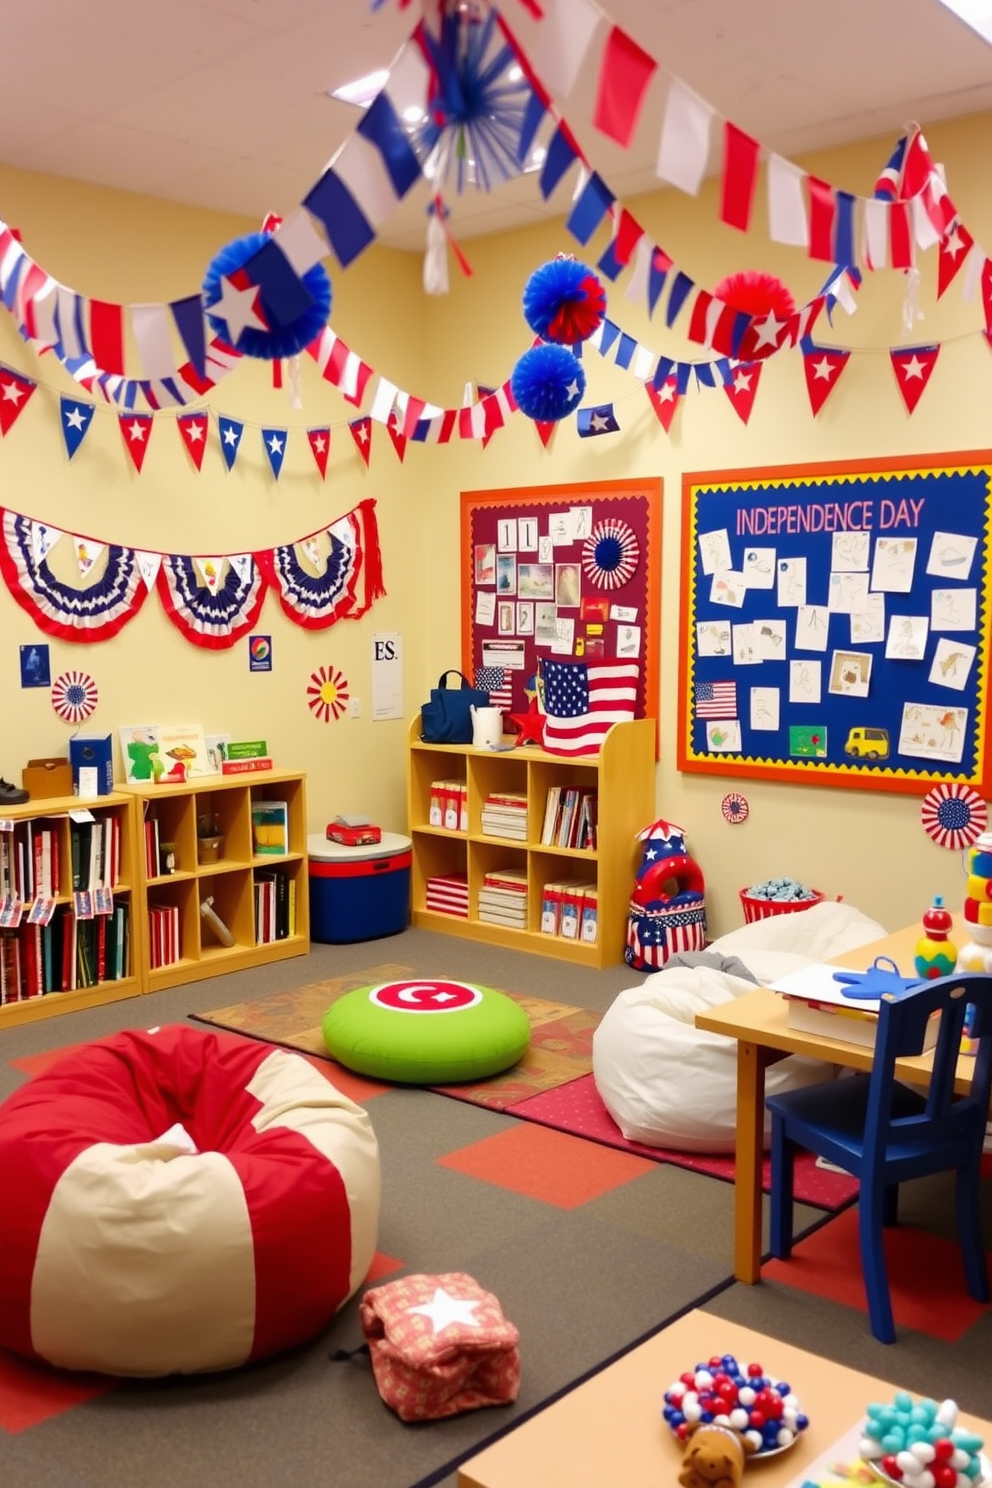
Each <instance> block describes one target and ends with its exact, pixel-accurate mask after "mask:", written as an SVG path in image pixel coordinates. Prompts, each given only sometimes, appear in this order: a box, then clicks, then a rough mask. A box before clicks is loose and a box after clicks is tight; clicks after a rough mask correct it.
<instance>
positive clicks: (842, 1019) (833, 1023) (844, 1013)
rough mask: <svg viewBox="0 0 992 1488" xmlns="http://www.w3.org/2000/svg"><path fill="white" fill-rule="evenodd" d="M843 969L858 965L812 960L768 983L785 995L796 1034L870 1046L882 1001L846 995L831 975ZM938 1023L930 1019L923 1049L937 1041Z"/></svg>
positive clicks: (773, 989)
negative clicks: (812, 1034)
mask: <svg viewBox="0 0 992 1488" xmlns="http://www.w3.org/2000/svg"><path fill="white" fill-rule="evenodd" d="M845 970H851V971H853V970H857V968H855V967H842V966H831V965H829V964H828V963H826V962H814V963H813V964H812V965H811V966H806V967H803V968H802V969H801V970H799V971H792V972H789V973H788V975H787V976H783V977H780V978H779V980H778V981H776V982H770V983H769V986H770V988H771V990H772V991H773V992H779V993H781V995H782V996H783V997H784V998H785V1000H786V1020H787V1022H788V1025H789V1027H790V1028H794V1029H796V1030H797V1032H799V1033H817V1034H820V1035H821V1036H822V1037H823V1038H830V1039H837V1040H838V1041H839V1042H840V1043H842V1044H860V1045H861V1046H862V1047H864V1048H867V1049H873V1048H874V1047H875V1038H876V1035H877V1033H878V1010H879V1007H880V1005H881V1004H880V1003H879V1000H878V999H877V998H866V997H858V998H852V997H849V996H847V995H845V991H844V984H843V983H842V982H838V981H837V980H836V978H835V976H834V973H835V972H838V971H845ZM939 1024H940V1020H939V1018H937V1017H934V1018H931V1019H930V1022H929V1023H928V1025H927V1031H926V1037H925V1039H924V1043H923V1047H924V1050H926V1049H932V1048H933V1046H934V1044H935V1043H936V1041H937V1031H938V1028H939Z"/></svg>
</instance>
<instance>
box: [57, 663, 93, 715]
mask: <svg viewBox="0 0 992 1488" xmlns="http://www.w3.org/2000/svg"><path fill="white" fill-rule="evenodd" d="M99 697H100V694H99V693H98V692H97V686H96V683H95V682H94V681H93V678H92V677H91V676H90V675H89V673H88V672H63V673H62V675H61V677H56V679H55V681H54V682H53V683H52V707H53V708H54V709H55V711H56V713H57V714H58V716H59V718H61V719H62V721H63V723H82V722H83V721H84V719H87V718H89V716H90V714H91V713H92V712H93V710H94V709H95V708H96V705H97V702H98V701H99Z"/></svg>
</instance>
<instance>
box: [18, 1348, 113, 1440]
mask: <svg viewBox="0 0 992 1488" xmlns="http://www.w3.org/2000/svg"><path fill="white" fill-rule="evenodd" d="M116 1384H117V1381H116V1380H113V1379H110V1378H108V1377H106V1376H104V1375H99V1374H69V1373H65V1372H63V1371H62V1370H59V1369H48V1368H46V1366H45V1365H43V1364H32V1363H30V1362H29V1361H28V1360H27V1359H19V1358H18V1357H17V1356H16V1355H15V1354H8V1353H6V1352H4V1351H3V1350H2V1349H0V1430H3V1431H9V1432H10V1433H11V1434H13V1433H15V1432H18V1431H27V1430H28V1428H29V1427H31V1426H40V1425H41V1423H42V1422H43V1421H50V1420H51V1419H52V1417H53V1416H61V1415H62V1414H63V1412H64V1411H67V1410H72V1408H73V1407H74V1406H77V1405H82V1404H83V1402H84V1401H85V1400H93V1399H95V1398H96V1397H97V1396H98V1395H106V1394H107V1392H108V1391H110V1390H113V1389H114V1388H115V1387H116Z"/></svg>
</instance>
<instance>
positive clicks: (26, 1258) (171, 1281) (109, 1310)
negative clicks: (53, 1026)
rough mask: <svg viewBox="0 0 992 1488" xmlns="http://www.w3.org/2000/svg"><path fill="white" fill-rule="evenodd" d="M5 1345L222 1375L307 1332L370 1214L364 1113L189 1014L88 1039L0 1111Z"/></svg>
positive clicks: (369, 1249)
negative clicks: (192, 1022)
mask: <svg viewBox="0 0 992 1488" xmlns="http://www.w3.org/2000/svg"><path fill="white" fill-rule="evenodd" d="M0 1196H2V1198H0V1258H2V1261H0V1346H2V1347H4V1348H7V1349H11V1350H13V1351H14V1352H16V1353H18V1354H22V1355H24V1356H26V1357H27V1358H31V1359H43V1360H46V1361H47V1362H48V1363H50V1364H56V1365H59V1366H61V1367H62V1368H66V1369H86V1370H100V1371H102V1372H104V1373H107V1374H120V1375H164V1374H172V1373H193V1372H197V1371H201V1370H215V1369H229V1368H232V1367H234V1366H236V1365H240V1364H245V1363H248V1362H250V1361H254V1360H257V1359H262V1358H265V1357H266V1356H268V1355H270V1354H273V1353H276V1352H278V1351H279V1350H282V1349H285V1348H289V1347H291V1346H293V1345H295V1344H299V1343H301V1342H303V1341H304V1340H305V1339H307V1338H310V1337H311V1336H312V1335H313V1334H315V1333H317V1332H318V1331H319V1330H320V1329H321V1328H322V1327H323V1326H324V1325H325V1324H326V1323H327V1322H328V1321H329V1319H330V1318H331V1317H332V1316H333V1314H334V1313H335V1312H336V1311H337V1309H338V1308H339V1307H341V1306H342V1304H343V1303H344V1302H346V1301H347V1299H348V1298H349V1297H350V1296H351V1295H352V1294H353V1293H354V1292H355V1290H356V1289H357V1287H358V1286H359V1285H360V1284H361V1282H362V1281H363V1279H364V1278H365V1276H366V1274H367V1272H368V1269H369V1266H370V1264H371V1261H372V1256H373V1253H374V1249H375V1242H376V1234H377V1230H378V1222H379V1196H380V1173H379V1152H378V1145H377V1143H376V1139H375V1135H374V1133H373V1131H372V1128H371V1125H370V1123H369V1119H368V1116H367V1115H366V1113H365V1112H364V1111H363V1110H362V1108H361V1107H360V1106H357V1105H355V1104H354V1102H352V1101H350V1100H349V1099H348V1098H347V1097H346V1096H344V1095H342V1094H341V1092H340V1091H338V1090H336V1089H335V1088H334V1086H333V1085H332V1084H331V1083H330V1082H329V1081H328V1080H326V1079H325V1078H324V1077H323V1075H321V1074H320V1073H319V1072H318V1071H317V1070H315V1069H314V1068H313V1067H312V1066H311V1065H310V1064H308V1063H307V1061H306V1060H305V1059H302V1058H301V1057H300V1056H299V1055H297V1054H289V1053H286V1052H285V1051H283V1050H281V1049H273V1048H272V1047H271V1046H270V1045H268V1044H261V1043H254V1042H249V1041H248V1040H245V1039H240V1038H237V1037H235V1036H233V1035H229V1034H216V1033H201V1032H199V1031H198V1030H196V1029H193V1028H188V1027H184V1026H182V1025H177V1026H172V1027H165V1028H161V1029H152V1030H150V1031H149V1032H147V1033H144V1032H127V1033H119V1034H115V1035H114V1036H113V1037H112V1038H107V1039H101V1040H99V1041H98V1042H96V1043H92V1044H87V1045H85V1046H84V1047H82V1048H80V1049H77V1050H75V1051H73V1052H71V1053H69V1054H67V1055H66V1056H65V1058H64V1059H61V1060H59V1061H58V1062H57V1063H56V1064H54V1065H53V1066H52V1067H51V1068H50V1069H49V1070H48V1071H47V1072H46V1073H44V1074H42V1075H39V1076H38V1078H37V1079H34V1080H31V1081H29V1082H28V1083H27V1084H26V1085H24V1086H22V1087H21V1089H19V1090H18V1091H16V1092H15V1093H14V1095H12V1096H11V1097H9V1099H8V1100H6V1101H5V1102H4V1103H3V1104H2V1105H0Z"/></svg>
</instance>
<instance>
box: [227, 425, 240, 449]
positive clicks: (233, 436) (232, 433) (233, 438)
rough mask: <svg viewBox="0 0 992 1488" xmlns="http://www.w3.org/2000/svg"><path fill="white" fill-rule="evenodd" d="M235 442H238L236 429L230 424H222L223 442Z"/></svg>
mask: <svg viewBox="0 0 992 1488" xmlns="http://www.w3.org/2000/svg"><path fill="white" fill-rule="evenodd" d="M237 442H238V431H237V429H235V428H233V427H232V425H231V424H225V426H224V443H225V444H237Z"/></svg>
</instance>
